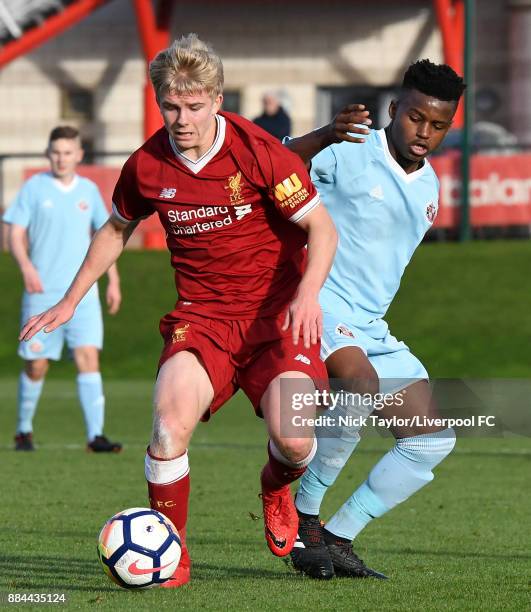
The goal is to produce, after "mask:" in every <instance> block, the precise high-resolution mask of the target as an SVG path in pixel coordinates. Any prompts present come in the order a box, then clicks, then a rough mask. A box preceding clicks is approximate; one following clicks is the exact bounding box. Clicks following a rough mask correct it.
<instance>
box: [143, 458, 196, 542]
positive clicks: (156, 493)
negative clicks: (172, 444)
mask: <svg viewBox="0 0 531 612" xmlns="http://www.w3.org/2000/svg"><path fill="white" fill-rule="evenodd" d="M148 455H149V457H151V458H152V459H154V460H155V461H164V459H160V458H159V457H154V456H153V455H152V454H151V453H150V452H149V449H148ZM169 461H172V460H171V459H170V460H169ZM148 493H149V503H150V505H151V508H153V510H158V511H159V512H161V513H162V514H164V515H165V516H167V517H168V518H169V519H170V521H171V522H172V523H173V524H174V525H175V527H176V528H177V531H178V532H179V535H180V537H181V541H182V543H183V545H185V544H186V520H187V518H188V499H189V497H190V474H189V473H188V471H187V472H186V474H185V475H184V476H182V477H180V478H179V479H178V480H175V481H173V482H170V483H167V484H157V483H154V482H150V481H149V480H148Z"/></svg>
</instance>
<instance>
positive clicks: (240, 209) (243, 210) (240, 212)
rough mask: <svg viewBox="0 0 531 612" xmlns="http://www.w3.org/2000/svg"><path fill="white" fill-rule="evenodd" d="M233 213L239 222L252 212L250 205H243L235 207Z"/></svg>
mask: <svg viewBox="0 0 531 612" xmlns="http://www.w3.org/2000/svg"><path fill="white" fill-rule="evenodd" d="M234 211H235V212H236V219H237V220H238V221H241V220H242V219H243V218H244V217H245V215H248V214H249V213H251V212H253V209H252V208H251V205H250V204H244V205H243V206H235V207H234Z"/></svg>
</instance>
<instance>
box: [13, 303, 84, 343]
mask: <svg viewBox="0 0 531 612" xmlns="http://www.w3.org/2000/svg"><path fill="white" fill-rule="evenodd" d="M74 310H75V308H74V307H72V306H71V305H70V304H69V303H68V302H66V301H65V300H64V299H63V300H61V301H60V302H58V303H57V304H56V305H55V306H52V308H49V309H48V310H46V311H45V312H41V314H38V315H35V316H33V317H30V318H29V319H28V320H27V321H26V323H25V325H24V327H23V328H22V329H21V330H20V334H19V336H18V339H19V340H21V341H22V340H25V341H28V340H31V338H33V336H34V335H35V334H36V333H38V332H39V331H41V329H44V331H45V333H49V332H52V331H54V329H57V328H58V327H59V326H60V325H62V324H63V323H66V322H67V321H70V319H71V318H72V317H73V315H74Z"/></svg>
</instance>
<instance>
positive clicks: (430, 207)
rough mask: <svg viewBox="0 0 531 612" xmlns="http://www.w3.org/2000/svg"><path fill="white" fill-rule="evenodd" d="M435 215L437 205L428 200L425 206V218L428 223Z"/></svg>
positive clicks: (433, 219)
mask: <svg viewBox="0 0 531 612" xmlns="http://www.w3.org/2000/svg"><path fill="white" fill-rule="evenodd" d="M436 216H437V207H436V206H435V204H434V203H433V202H428V204H427V206H426V218H427V219H428V221H429V222H430V223H433V222H434V221H435V217H436Z"/></svg>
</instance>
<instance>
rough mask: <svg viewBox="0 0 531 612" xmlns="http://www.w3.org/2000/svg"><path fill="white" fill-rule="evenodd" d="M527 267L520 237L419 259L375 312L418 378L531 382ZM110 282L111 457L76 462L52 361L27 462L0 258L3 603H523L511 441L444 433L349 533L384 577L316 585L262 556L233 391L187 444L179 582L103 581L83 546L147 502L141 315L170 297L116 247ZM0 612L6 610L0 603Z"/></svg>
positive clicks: (354, 606) (518, 470)
mask: <svg viewBox="0 0 531 612" xmlns="http://www.w3.org/2000/svg"><path fill="white" fill-rule="evenodd" d="M530 262H531V245H530V244H528V243H523V242H522V243H517V242H513V243H505V242H501V243H476V244H470V245H465V246H463V245H425V246H423V247H421V249H420V250H419V252H418V253H417V255H416V256H415V259H414V261H413V263H412V264H411V267H410V269H408V271H407V272H406V277H405V279H404V283H403V287H402V289H401V290H400V294H399V296H398V298H397V301H396V304H395V305H394V306H393V308H392V309H391V312H390V313H389V317H388V318H389V321H390V322H391V326H392V329H393V331H394V333H395V334H396V335H397V336H398V337H400V338H403V339H405V340H406V341H407V342H408V344H409V345H410V346H411V347H412V349H413V350H414V351H415V353H416V354H417V355H418V356H419V357H420V358H421V359H422V360H423V361H424V362H425V363H426V365H427V367H428V369H429V371H430V372H431V374H432V376H435V377H437V376H440V377H443V376H446V377H450V376H463V377H464V376H468V377H512V376H517V377H530V376H531V362H530V360H529V358H528V355H529V346H530V344H531V317H530V316H529V314H528V311H529V299H528V297H529V295H530V290H531V278H530V276H529V274H528V270H529V264H530ZM121 270H122V276H123V284H124V307H123V311H122V313H121V314H120V315H119V317H117V318H115V319H112V320H108V321H107V326H106V337H107V344H106V349H105V351H104V354H103V371H104V377H105V386H106V395H107V425H106V429H107V431H108V433H109V435H110V436H112V437H116V438H118V439H120V440H122V441H123V442H124V444H125V450H124V452H123V453H122V454H121V455H117V456H110V457H109V456H96V455H88V454H86V453H85V452H84V450H83V448H84V439H83V424H82V418H81V412H80V410H79V408H78V405H77V397H76V389H75V383H74V373H73V366H72V364H71V363H69V362H68V361H66V360H65V361H64V362H63V363H61V364H54V366H56V367H53V368H52V370H51V372H50V374H49V377H48V381H47V383H46V386H45V390H44V394H43V397H42V400H41V404H40V406H39V411H38V414H37V417H36V420H35V430H36V440H37V443H38V444H39V445H40V448H39V450H38V451H37V452H35V453H29V454H24V453H14V452H13V451H12V450H11V448H12V436H13V433H14V432H13V427H14V419H15V401H16V375H17V373H18V370H19V368H20V362H19V361H18V359H17V358H16V356H15V351H16V339H15V335H16V329H17V326H18V316H19V312H18V303H19V291H20V281H19V279H18V274H17V271H16V269H15V266H14V264H13V262H12V261H11V260H9V259H8V257H7V256H1V257H0V290H1V291H2V302H1V305H0V313H1V316H2V322H3V325H2V326H0V397H1V399H2V410H1V411H0V465H1V474H2V479H1V481H2V485H3V486H2V501H1V503H0V521H1V523H0V593H1V594H2V596H3V597H5V594H6V593H8V592H18V593H22V592H26V593H28V592H33V593H36V592H38V593H62V592H64V593H66V595H67V599H68V603H67V605H66V606H65V607H66V608H67V609H91V608H93V607H96V606H98V607H100V608H102V609H108V610H122V609H123V610H154V609H175V610H194V611H195V610H236V611H237V610H257V609H260V610H301V611H312V612H313V611H317V610H367V611H369V610H371V611H372V610H403V609H409V610H419V611H420V610H434V611H438V610H489V611H490V610H510V611H513V610H528V609H530V608H531V600H530V598H529V575H530V569H531V554H530V552H529V537H528V533H529V531H528V527H527V528H526V525H527V526H528V525H529V473H530V459H531V442H530V440H529V439H528V438H525V437H521V436H513V437H508V438H490V439H486V438H484V439H479V438H478V439H466V438H461V439H459V440H458V444H457V447H456V450H455V452H454V453H453V454H452V455H451V456H450V457H449V458H448V459H447V460H446V461H445V462H444V463H443V464H442V465H441V466H440V467H439V468H438V469H437V477H436V479H435V481H434V483H432V484H430V485H429V486H427V487H426V488H425V489H423V490H422V491H420V492H419V493H418V494H417V495H415V496H414V497H413V498H412V499H410V500H409V501H408V502H406V503H404V504H403V505H401V506H399V507H398V508H396V509H395V510H394V511H392V512H390V513H389V514H388V515H386V516H385V517H383V518H382V519H379V520H377V521H374V522H373V523H372V524H371V525H370V526H369V527H368V528H367V529H366V530H365V531H364V532H363V533H362V534H361V535H360V536H359V538H358V541H357V552H358V553H359V554H360V556H361V557H362V558H364V559H365V560H366V561H367V562H368V563H369V564H370V565H371V566H372V567H374V568H375V569H378V570H380V571H383V572H385V573H387V574H388V575H389V576H390V578H391V580H389V581H387V582H385V583H382V582H380V581H371V580H364V581H352V580H347V579H341V580H339V579H336V580H333V581H331V582H327V583H319V582H314V581H311V580H309V579H305V578H303V577H300V576H299V575H297V574H295V573H293V571H292V570H291V569H290V568H289V567H287V566H286V565H285V563H284V562H283V561H282V560H280V559H277V558H275V557H273V556H272V555H271V554H270V553H269V551H268V550H267V547H266V545H265V541H264V538H263V534H262V530H263V526H262V521H261V520H254V519H253V515H260V514H261V507H260V500H259V499H258V497H257V493H258V473H259V469H260V467H261V465H262V464H263V463H264V461H265V455H266V453H265V432H264V428H263V423H262V422H261V421H260V420H258V419H256V418H255V417H254V416H253V414H252V410H251V409H250V407H249V405H248V403H247V401H246V400H245V398H244V397H243V396H241V395H238V396H236V398H234V399H233V400H232V401H231V402H230V403H229V404H228V405H226V406H225V407H224V408H223V410H222V411H221V412H220V413H219V414H218V415H216V417H215V418H213V419H212V420H211V422H210V423H208V424H202V425H200V426H199V429H198V431H197V432H196V435H195V437H194V440H193V444H192V447H191V449H190V458H191V466H192V471H191V475H192V498H191V513H190V517H191V518H190V523H189V530H190V531H189V542H190V550H191V554H192V559H193V582H192V584H191V585H188V586H186V587H184V588H182V589H180V590H177V591H166V590H163V589H158V590H157V589H155V590H151V591H144V592H126V591H122V590H120V589H119V588H118V587H116V586H115V585H114V584H112V583H111V582H110V581H108V579H107V578H106V576H105V575H104V573H103V571H102V569H101V568H100V566H99V563H98V561H97V558H96V538H97V534H98V532H99V529H100V528H101V526H102V525H103V523H104V521H105V520H106V519H107V518H108V517H109V516H111V515H112V514H113V513H115V512H117V511H119V510H121V509H124V508H127V507H131V506H138V505H145V504H146V488H145V481H144V477H143V457H144V452H145V445H146V443H147V441H148V437H149V431H150V426H151V408H150V405H151V395H152V379H153V376H154V371H155V366H156V360H157V357H158V353H159V350H160V340H159V337H158V333H157V329H156V321H157V320H158V317H159V315H160V314H161V313H162V312H165V311H166V310H169V309H170V308H171V306H172V300H173V299H174V297H173V290H172V283H171V274H170V272H169V265H168V256H167V254H163V253H147V254H140V253H126V254H125V255H124V258H123V259H122V261H121ZM522 410H527V411H529V406H522ZM389 446H390V440H389V439H383V438H380V437H377V436H374V435H369V436H366V437H365V438H364V439H363V441H362V443H361V444H360V446H359V448H358V450H357V451H356V453H355V454H354V456H353V457H352V459H351V461H350V463H349V465H348V466H347V468H346V469H345V470H344V472H343V473H342V474H341V476H340V478H339V480H338V482H337V483H336V486H335V487H334V488H332V489H331V490H330V492H329V494H328V495H327V497H326V498H325V503H324V507H323V516H324V517H325V518H326V517H328V516H329V515H330V514H331V513H332V512H333V511H334V509H335V508H337V507H338V505H339V504H341V503H342V501H344V500H345V499H346V498H347V497H348V495H349V494H350V493H351V492H352V490H353V489H354V488H355V487H356V486H357V484H359V483H360V482H361V481H362V480H363V479H364V477H365V475H366V473H367V471H368V470H369V469H370V467H371V466H372V465H373V464H374V463H375V461H377V460H378V458H379V456H381V454H382V453H383V452H385V450H386V449H387V448H388V447H389ZM526 533H527V535H526ZM0 597H1V596H0ZM56 605H59V604H56ZM0 607H7V606H6V604H5V600H2V599H1V598H0ZM9 607H10V608H11V607H12V606H9ZM20 607H22V606H20Z"/></svg>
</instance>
